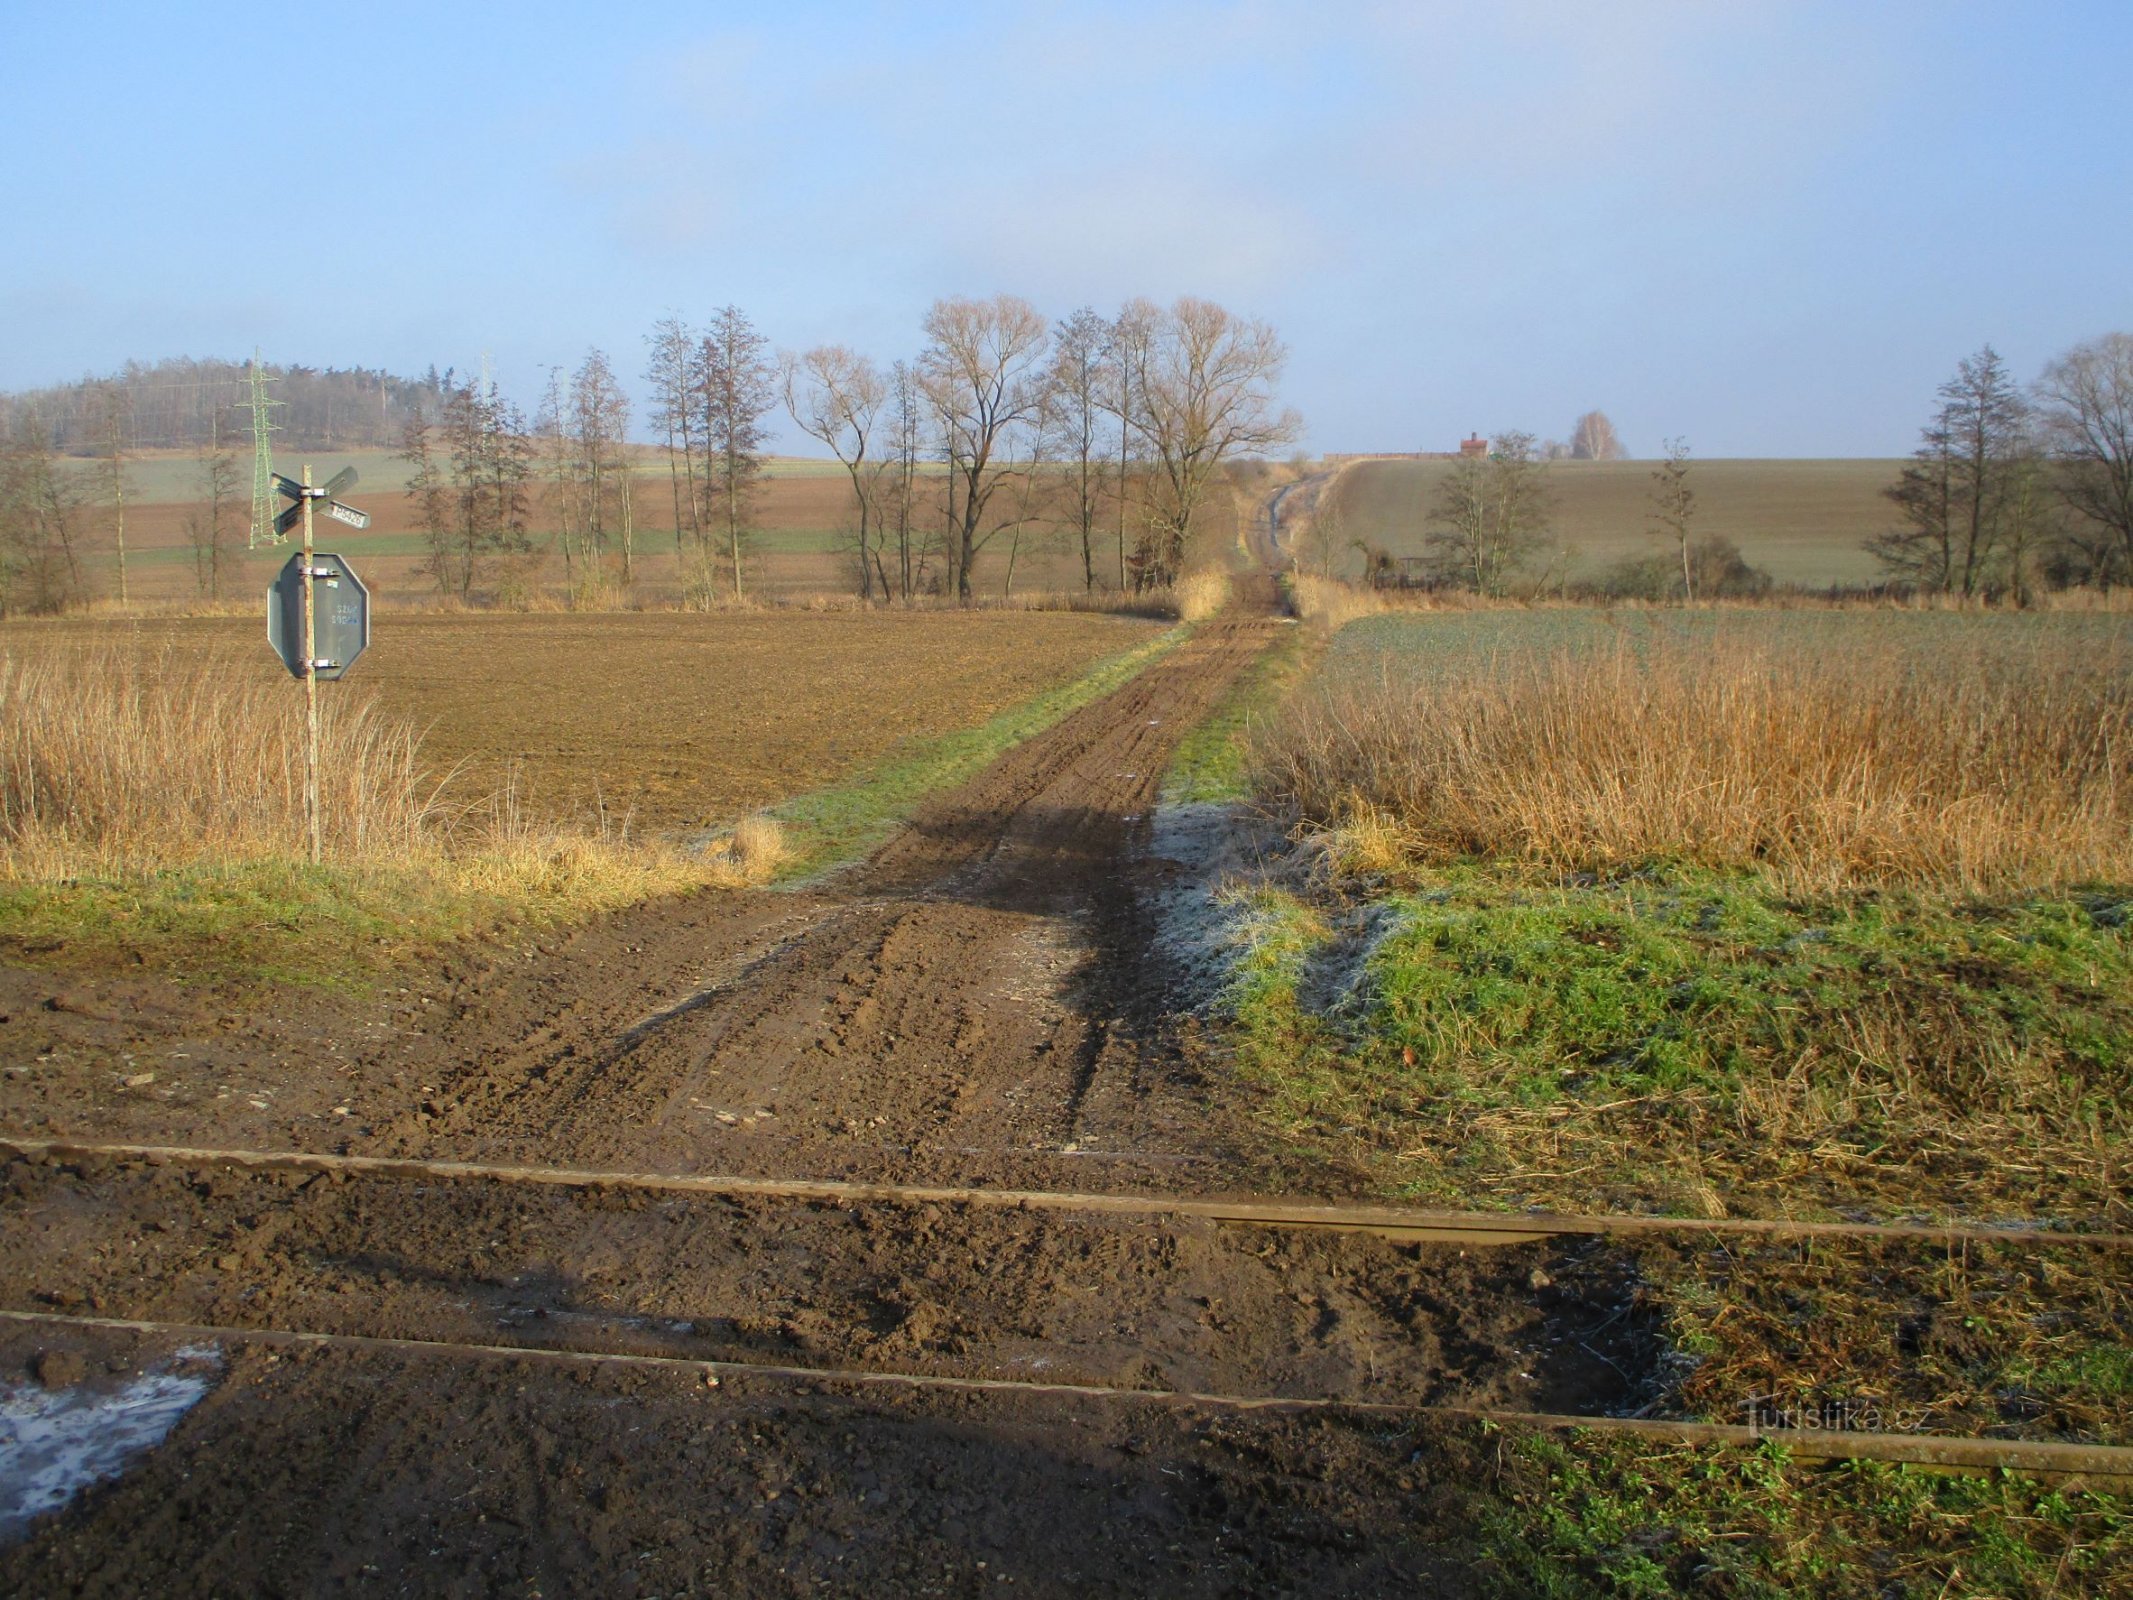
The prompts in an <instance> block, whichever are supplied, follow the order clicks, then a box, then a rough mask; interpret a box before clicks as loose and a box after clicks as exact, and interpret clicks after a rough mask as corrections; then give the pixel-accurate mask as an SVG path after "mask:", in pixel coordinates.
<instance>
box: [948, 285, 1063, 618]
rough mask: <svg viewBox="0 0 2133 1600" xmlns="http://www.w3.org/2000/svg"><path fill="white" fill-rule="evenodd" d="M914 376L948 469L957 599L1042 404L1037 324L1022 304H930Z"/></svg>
mask: <svg viewBox="0 0 2133 1600" xmlns="http://www.w3.org/2000/svg"><path fill="white" fill-rule="evenodd" d="M925 330H926V338H927V344H926V349H925V353H924V354H923V355H921V356H920V357H919V371H920V374H921V378H922V381H923V383H924V384H925V388H926V394H927V397H928V399H929V400H930V401H931V402H932V406H933V409H934V412H935V415H936V416H937V418H938V419H939V421H940V424H941V429H942V445H943V453H944V455H945V456H946V459H947V463H948V476H949V493H948V520H949V551H948V564H949V567H950V569H951V576H952V579H953V581H954V584H955V592H956V598H957V599H959V600H961V601H963V602H964V603H966V604H967V603H968V602H969V600H970V598H971V569H972V568H973V567H974V566H975V565H976V563H977V558H978V554H979V552H980V551H981V550H983V549H984V547H985V545H986V543H987V542H988V541H990V539H991V538H992V536H993V534H994V533H995V532H997V531H998V529H997V527H995V526H992V525H989V524H988V522H987V514H988V511H989V509H990V507H991V502H992V498H993V495H994V493H995V492H996V491H997V490H998V489H999V487H1000V484H1001V482H1002V479H1003V477H1004V475H1005V474H1006V472H1007V471H1008V469H1009V468H1010V467H1011V466H1012V461H1011V459H1010V457H1009V454H1008V451H1007V448H1006V447H1007V446H1008V445H1009V444H1010V442H1011V435H1013V434H1014V433H1015V431H1016V430H1018V429H1027V428H1029V427H1030V426H1032V425H1033V424H1034V423H1035V422H1036V420H1037V413H1038V408H1039V406H1040V404H1041V402H1042V400H1043V397H1044V389H1045V382H1044V352H1045V324H1044V318H1043V317H1041V316H1039V315H1038V314H1037V308H1036V307H1035V306H1033V305H1031V304H1030V303H1029V302H1028V301H1027V300H1024V299H1021V298H1020V297H1018V296H1015V295H1008V294H1002V295H995V296H993V298H991V299H990V300H966V299H950V300H936V301H934V303H933V307H932V309H931V310H929V311H928V312H927V313H926V320H925Z"/></svg>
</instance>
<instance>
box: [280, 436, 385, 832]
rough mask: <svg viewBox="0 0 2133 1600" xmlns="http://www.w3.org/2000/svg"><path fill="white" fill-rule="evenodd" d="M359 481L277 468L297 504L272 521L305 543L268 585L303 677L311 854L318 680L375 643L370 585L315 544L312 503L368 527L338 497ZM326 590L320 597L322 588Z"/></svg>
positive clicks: (286, 655) (286, 653)
mask: <svg viewBox="0 0 2133 1600" xmlns="http://www.w3.org/2000/svg"><path fill="white" fill-rule="evenodd" d="M355 481H356V471H355V468H353V467H343V468H342V469H341V470H340V471H339V472H337V473H335V474H334V475H333V476H332V477H331V478H329V479H328V480H327V481H326V483H325V484H324V485H323V486H321V487H314V486H313V484H312V482H311V469H310V468H309V467H305V468H304V475H303V478H302V479H301V480H297V479H294V478H285V477H283V476H282V475H281V474H280V473H278V472H277V473H276V474H274V483H275V487H277V488H278V489H280V490H281V492H282V493H283V494H285V495H287V496H288V497H289V498H290V499H291V500H292V501H294V502H295V503H294V504H293V505H291V506H290V507H289V509H288V510H286V511H284V512H283V513H282V514H281V515H280V516H278V517H276V518H275V519H274V532H275V534H276V535H277V536H280V537H286V536H287V535H288V532H289V530H290V529H291V528H292V527H294V526H296V525H297V524H298V523H301V524H302V525H303V530H304V543H303V548H302V549H301V550H299V551H298V552H297V553H296V554H295V555H293V556H291V557H290V558H289V561H288V564H287V565H286V566H284V567H283V568H282V569H281V575H280V576H279V577H277V578H276V579H275V580H274V586H273V587H272V588H271V589H269V590H268V591H267V642H268V643H269V644H271V645H272V646H273V647H274V651H275V653H276V654H277V655H279V656H280V657H281V659H282V661H283V663H284V664H285V665H286V666H287V667H288V669H289V670H290V671H291V672H293V673H294V674H295V675H296V676H297V677H299V678H301V679H303V680H304V731H305V745H304V821H305V823H306V824H307V825H308V826H309V828H310V832H311V860H312V864H313V865H316V864H317V863H318V860H319V856H320V854H321V848H320V847H321V840H320V836H319V834H320V830H319V814H318V809H319V808H318V685H319V680H320V679H321V678H338V677H339V676H340V675H341V674H342V673H344V672H346V671H347V670H348V669H349V668H350V667H351V666H353V665H354V664H355V659H356V657H357V656H359V655H361V654H362V653H363V647H364V646H365V645H367V644H369V643H370V591H369V590H368V589H366V588H364V587H363V580H362V579H360V578H358V577H357V576H356V575H355V569H354V568H353V567H351V566H349V565H348V563H347V562H346V561H344V560H342V559H341V558H340V557H339V556H337V555H328V554H321V553H319V552H316V551H314V550H313V549H312V548H311V508H312V506H313V505H322V506H324V507H325V511H326V515H327V516H329V517H332V518H333V519H334V520H335V521H336V522H345V523H347V524H348V526H349V527H351V528H367V527H369V526H370V514H369V513H368V512H366V511H358V510H356V508H355V507H354V506H344V505H342V504H341V502H340V501H338V500H336V499H335V498H334V496H335V495H337V494H339V493H340V492H341V491H342V490H344V489H346V488H348V487H349V486H350V485H351V484H353V483H354V482H355ZM321 587H323V589H324V591H325V593H324V597H323V599H322V598H321V596H320V593H319V591H320V589H321Z"/></svg>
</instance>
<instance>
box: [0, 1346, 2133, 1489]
mask: <svg viewBox="0 0 2133 1600" xmlns="http://www.w3.org/2000/svg"><path fill="white" fill-rule="evenodd" d="M6 1324H12V1325H15V1326H17V1327H49V1328H67V1329H72V1330H76V1331H84V1332H104V1333H125V1334H132V1335H136V1336H141V1337H152V1338H174V1339H184V1340H188V1341H194V1342H197V1341H202V1340H219V1341H222V1342H225V1343H229V1344H255V1345H268V1346H273V1347H277V1348H281V1349H326V1350H347V1351H352V1352H356V1353H363V1354H373V1355H414V1356H435V1357H443V1358H448V1359H451V1358H456V1359H468V1358H473V1359H478V1360H498V1361H518V1362H535V1363H540V1364H543V1365H549V1366H576V1367H626V1368H632V1369H636V1370H640V1371H642V1370H650V1371H660V1372H674V1373H682V1374H686V1375H689V1376H692V1377H697V1378H707V1377H708V1378H711V1379H714V1380H718V1381H720V1382H723V1380H724V1379H726V1378H729V1377H732V1378H743V1379H750V1378H752V1379H757V1380H763V1381H768V1382H772V1383H788V1384H825V1385H843V1386H847V1387H852V1388H895V1389H915V1390H927V1389H934V1390H947V1391H951V1392H960V1393H966V1394H1014V1395H1032V1396H1048V1397H1052V1398H1057V1399H1069V1400H1094V1401H1110V1402H1119V1401H1123V1402H1130V1403H1133V1404H1148V1405H1179V1406H1198V1407H1201V1408H1204V1409H1207V1410H1220V1411H1236V1412H1255V1411H1272V1412H1304V1413H1313V1412H1319V1413H1323V1412H1347V1413H1355V1414H1362V1415H1366V1416H1382V1417H1406V1418H1412V1419H1414V1420H1417V1421H1446V1422H1482V1423H1489V1424H1492V1425H1495V1426H1498V1427H1529V1428H1537V1429H1547V1430H1551V1431H1560V1430H1565V1429H1589V1430H1592V1431H1594V1432H1597V1433H1607V1434H1615V1435H1626V1436H1628V1437H1632V1438H1637V1439H1643V1440H1648V1441H1651V1442H1655V1443H1670V1444H1688V1445H1706V1444H1717V1445H1731V1446H1736V1447H1740V1446H1745V1447H1756V1446H1761V1445H1763V1444H1776V1445H1778V1446H1781V1447H1782V1448H1783V1449H1785V1450H1786V1451H1787V1452H1789V1453H1790V1454H1791V1455H1793V1456H1795V1457H1798V1458H1800V1459H1802V1460H1808V1461H1878V1462H1885V1463H1888V1464H1891V1465H1903V1466H1916V1467H1926V1468H1931V1469H1934V1470H1938V1471H1951V1472H1968V1473H1974V1472H1999V1471H2014V1472H2024V1473H2030V1474H2035V1475H2040V1476H2045V1477H2052V1478H2061V1477H2069V1476H2078V1477H2081V1478H2084V1479H2090V1480H2108V1481H2111V1482H2114V1483H2118V1484H2123V1485H2129V1486H2133V1447H2128V1446H2124V1445H2098V1444H2068V1443H2061V1442H2058V1441H2054V1440H2032V1439H1983V1438H1958V1437H1953V1436H1950V1435H1945V1434H1918V1433H1912V1434H1906V1433H1867V1432H1858V1433H1852V1432H1845V1431H1842V1430H1837V1429H1823V1428H1762V1427H1755V1426H1751V1425H1747V1424H1742V1423H1723V1422H1675V1421H1668V1420H1665V1419H1661V1418H1651V1417H1600V1416H1579V1415H1576V1414H1574V1413H1565V1412H1553V1411H1516V1410H1508V1409H1504V1408H1501V1407H1491V1406H1433V1405H1423V1404H1413V1403H1409V1402H1403V1401H1397V1400H1343V1399H1339V1398H1336V1397H1332V1396H1323V1395H1301V1396H1289V1395H1232V1394H1217V1393H1207V1392H1203V1391H1198V1390H1190V1389H1138V1388H1124V1387H1118V1386H1113V1385H1107V1384H1093V1383H1059V1382H1051V1383H1047V1382H1041V1381H1039V1380H1036V1379H1029V1378H972V1377H956V1376H950V1375H945V1374H937V1373H925V1372H898V1371H893V1370H869V1369H866V1368H859V1367H809V1366H799V1365H794V1364H790V1363H769V1362H753V1361H731V1360H724V1359H711V1358H702V1357H691V1356H655V1355H640V1354H636V1353H633V1352H627V1351H607V1350H563V1349H556V1348H554V1347H540V1346H526V1345H508V1344H474V1343H466V1342H461V1341H458V1340H449V1339H411V1338H404V1337H402V1338H386V1337H381V1336H378V1335H372V1334H358V1333H318V1332H312V1331H308V1330H304V1329H295V1328H246V1327H231V1326H226V1325H223V1324H218V1323H199V1322H167V1321H163V1320H160V1319H154V1318H141V1317H94V1316H78V1315H74V1314H72V1313H68V1312H57V1311H10V1310H0V1325H6Z"/></svg>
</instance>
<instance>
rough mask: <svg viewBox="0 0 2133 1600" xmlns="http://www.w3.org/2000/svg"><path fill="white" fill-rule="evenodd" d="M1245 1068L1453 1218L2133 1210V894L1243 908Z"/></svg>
mask: <svg viewBox="0 0 2133 1600" xmlns="http://www.w3.org/2000/svg"><path fill="white" fill-rule="evenodd" d="M1241 909H1242V912H1243V914H1242V915H1241V916H1240V921H1239V928H1238V943H1239V949H1238V964H1237V967H1236V977H1235V980H1234V982H1233V984H1232V988H1231V992H1230V996H1229V1007H1230V1011H1231V1013H1232V1015H1233V1017H1234V1019H1235V1022H1236V1038H1237V1047H1238V1059H1239V1062H1240V1065H1241V1067H1242V1069H1243V1070H1244V1071H1245V1072H1246V1073H1247V1075H1248V1076H1250V1077H1251V1078H1252V1079H1254V1080H1255V1081H1256V1082H1257V1083H1258V1084H1259V1085H1261V1087H1262V1088H1263V1089H1264V1090H1265V1091H1266V1094H1267V1105H1268V1109H1269V1113H1270V1116H1271V1117H1272V1119H1273V1122H1274V1125H1275V1126H1276V1128H1277V1129H1278V1131H1279V1134H1280V1136H1281V1137H1282V1139H1284V1140H1285V1141H1286V1142H1288V1143H1289V1144H1290V1145H1291V1146H1292V1147H1293V1148H1294V1149H1295V1150H1296V1151H1297V1152H1298V1153H1299V1154H1300V1155H1303V1156H1304V1157H1306V1158H1308V1159H1311V1160H1315V1161H1317V1162H1320V1163H1323V1164H1326V1165H1330V1166H1336V1167H1341V1168H1344V1169H1346V1170H1347V1171H1349V1172H1350V1173H1351V1175H1353V1176H1356V1177H1359V1178H1360V1179H1361V1180H1362V1181H1363V1182H1365V1183H1366V1184H1368V1185H1369V1186H1371V1187H1374V1188H1377V1189H1379V1190H1381V1191H1384V1192H1388V1193H1391V1194H1396V1195H1400V1196H1403V1197H1407V1198H1412V1199H1417V1200H1426V1201H1429V1202H1432V1203H1445V1204H1458V1205H1476V1206H1498V1207H1520V1206H1534V1205H1540V1206H1550V1207H1555V1208H1559V1209H1572V1210H1615V1209H1629V1210H1659V1211H1668V1212H1675V1213H1684V1214H1701V1215H1723V1214H1728V1213H1741V1214H1764V1215H1779V1214H1790V1215H1805V1214H1813V1213H1819V1214H1823V1215H1839V1214H1845V1213H1851V1212H1857V1211H1861V1210H1864V1211H1869V1212H1876V1213H1881V1214H1911V1213H1916V1212H1921V1211H1923V1212H1929V1213H1934V1214H1948V1215H1965V1216H1972V1217H1983V1218H1986V1219H1996V1218H2005V1217H2034V1216H2064V1217H2070V1218H2079V1219H2082V1220H2091V1219H2115V1220H2117V1221H2121V1222H2122V1221H2123V1220H2124V1219H2125V1217H2126V1215H2127V1211H2126V1196H2125V1173H2126V1162H2127V1160H2128V1157H2129V1154H2133V1147H2129V1144H2128V1133H2129V1127H2133V1111H2129V1109H2128V1104H2127V1102H2128V1098H2129V1090H2133V948H2129V944H2128V938H2127V922H2128V919H2129V915H2133V901H2129V899H2128V897H2127V896H2126V895H2124V894H2123V893H2119V892H2115V891H2113V892H2105V891H2097V892H2094V893H2090V894H2068V895H2063V896H2045V897H2039V898H2034V899H2028V900H2014V901H2006V902H1999V903H1982V902H1973V901H1965V900H1950V899H1943V898H1937V897H1934V896H1930V895H1925V894H1895V893H1886V894H1876V895H1868V896H1833V897H1829V898H1825V899H1810V900H1795V899H1788V898H1785V897H1783V896H1781V895H1779V894H1778V893H1777V892H1776V891H1775V890H1773V889H1772V888H1770V887H1769V886H1768V885H1766V884H1763V883H1762V882H1760V881H1759V880H1755V879H1749V878H1743V877H1739V876H1725V875H1720V874H1715V873H1710V872H1700V871H1696V870H1692V869H1685V868H1684V869H1671V870H1654V871H1650V872H1645V873H1638V874H1632V875H1625V876H1622V877H1619V878H1613V879H1606V880H1599V881H1591V880H1587V881H1583V882H1576V883H1572V884H1569V885H1561V884H1549V883H1546V882H1535V881H1533V880H1532V877H1531V875H1530V874H1527V873H1522V872H1521V871H1519V870H1517V869H1508V868H1490V867H1484V866H1466V867H1455V868H1446V869H1443V870H1440V871H1436V872H1422V873H1418V874H1416V875H1415V876H1414V877H1413V879H1412V881H1411V882H1410V884H1409V885H1408V886H1407V887H1405V888H1403V889H1401V890H1399V891H1398V892H1394V893H1387V894H1383V895H1381V896H1379V897H1377V898H1374V899H1372V900H1370V901H1368V902H1366V904H1365V905H1364V906H1363V908H1362V909H1360V910H1352V909H1351V910H1348V911H1345V912H1342V911H1336V910H1329V909H1326V908H1324V907H1321V906H1318V905H1315V904H1313V903H1311V902H1309V901H1306V900H1304V899H1301V898H1298V897H1297V896H1295V895H1292V894H1288V893H1285V892H1283V891H1280V890H1276V889H1261V890H1258V891H1255V892H1254V894H1253V895H1252V896H1251V898H1250V899H1249V901H1248V902H1247V904H1246V905H1245V906H1244V907H1243V908H1241Z"/></svg>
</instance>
